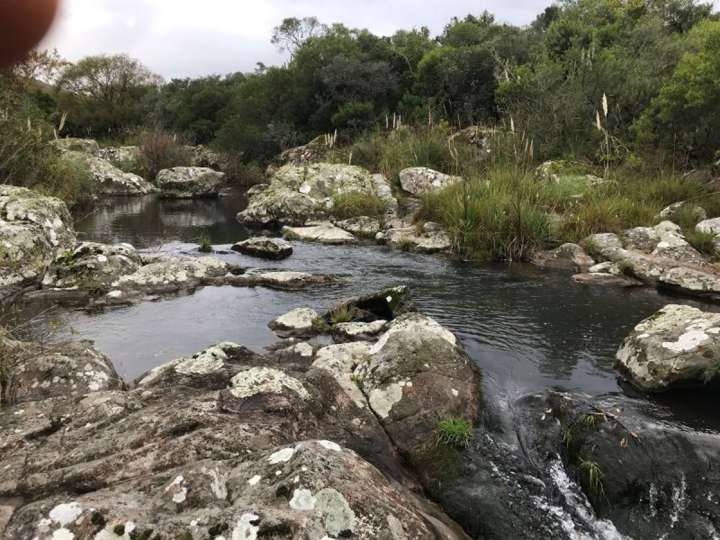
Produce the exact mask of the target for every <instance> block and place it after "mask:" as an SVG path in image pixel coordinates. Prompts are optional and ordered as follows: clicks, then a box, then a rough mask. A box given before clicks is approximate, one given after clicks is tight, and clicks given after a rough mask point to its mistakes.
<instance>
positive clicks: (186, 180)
mask: <svg viewBox="0 0 720 540" xmlns="http://www.w3.org/2000/svg"><path fill="white" fill-rule="evenodd" d="M155 181H156V183H157V185H158V187H159V188H160V194H161V196H162V197H167V198H171V199H193V198H201V197H217V196H218V194H219V192H220V188H221V187H222V185H223V182H224V181H225V174H224V173H221V172H217V171H214V170H213V169H209V168H206V167H174V168H172V169H165V170H162V171H160V172H159V173H158V175H157V178H156V180H155Z"/></svg>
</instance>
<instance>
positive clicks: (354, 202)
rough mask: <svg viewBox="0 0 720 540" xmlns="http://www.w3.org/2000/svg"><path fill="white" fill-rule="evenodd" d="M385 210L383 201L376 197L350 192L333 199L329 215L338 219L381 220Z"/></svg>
mask: <svg viewBox="0 0 720 540" xmlns="http://www.w3.org/2000/svg"><path fill="white" fill-rule="evenodd" d="M386 208H387V205H386V204H385V201H383V200H382V199H381V198H380V197H378V196H376V195H367V194H365V193H360V192H358V191H350V192H348V193H341V194H338V195H335V196H334V197H333V207H332V210H331V213H332V215H333V216H335V217H336V218H338V219H349V218H354V217H359V216H369V217H375V218H381V217H382V216H383V215H384V214H385V210H386Z"/></svg>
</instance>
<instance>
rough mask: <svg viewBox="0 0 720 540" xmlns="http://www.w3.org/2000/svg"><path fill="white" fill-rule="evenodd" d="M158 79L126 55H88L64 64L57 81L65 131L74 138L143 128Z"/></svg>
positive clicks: (159, 80)
mask: <svg viewBox="0 0 720 540" xmlns="http://www.w3.org/2000/svg"><path fill="white" fill-rule="evenodd" d="M161 82H162V79H160V77H158V76H157V75H155V74H153V73H152V72H151V71H150V70H149V69H148V68H146V67H145V66H143V65H142V64H141V63H140V62H139V61H138V60H135V59H132V58H130V57H129V56H127V55H99V56H88V57H86V58H83V59H82V60H80V61H79V62H77V63H75V64H68V65H67V66H66V67H65V68H64V69H63V70H62V71H61V73H60V77H59V79H58V82H57V90H58V92H57V100H58V105H59V107H60V110H62V111H64V112H67V113H68V121H67V126H66V130H67V131H68V132H69V133H71V134H74V135H77V136H87V135H88V134H90V135H94V136H96V137H98V136H103V135H106V134H119V133H120V132H121V131H124V130H127V129H130V128H133V127H136V126H139V125H143V124H144V122H145V121H146V115H147V113H148V110H149V107H148V102H149V99H150V97H151V95H152V94H153V93H154V92H156V91H157V88H158V86H159V85H160V83H161Z"/></svg>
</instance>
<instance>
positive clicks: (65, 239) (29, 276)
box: [0, 186, 75, 289]
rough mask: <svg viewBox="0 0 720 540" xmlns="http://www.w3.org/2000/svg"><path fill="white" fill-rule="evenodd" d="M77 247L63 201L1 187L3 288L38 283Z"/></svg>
mask: <svg viewBox="0 0 720 540" xmlns="http://www.w3.org/2000/svg"><path fill="white" fill-rule="evenodd" d="M74 244H75V231H74V230H73V228H72V219H71V217H70V213H69V212H68V209H67V206H65V203H64V202H62V201H61V200H59V199H56V198H54V197H44V196H42V195H39V194H38V193H36V192H34V191H31V190H29V189H25V188H21V187H15V186H0V289H2V288H3V287H8V286H12V285H24V284H30V283H37V282H39V281H40V280H42V278H43V276H44V275H45V272H46V270H47V269H48V267H49V266H50V264H51V263H52V261H53V260H55V258H57V257H58V256H60V255H62V254H64V253H66V252H67V251H68V250H70V249H72V247H73V246H74Z"/></svg>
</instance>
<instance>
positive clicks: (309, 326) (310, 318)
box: [269, 308, 320, 336]
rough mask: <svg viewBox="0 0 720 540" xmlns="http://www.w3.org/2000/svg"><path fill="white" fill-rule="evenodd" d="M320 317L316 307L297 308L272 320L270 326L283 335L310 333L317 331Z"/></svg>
mask: <svg viewBox="0 0 720 540" xmlns="http://www.w3.org/2000/svg"><path fill="white" fill-rule="evenodd" d="M319 317H320V316H319V315H318V313H317V311H315V310H314V309H310V308H297V309H293V310H292V311H290V312H288V313H285V314H284V315H281V316H280V317H278V318H277V319H275V320H274V321H272V322H270V324H269V326H270V328H271V329H272V330H274V331H276V332H278V333H279V334H280V335H283V336H302V335H308V334H313V333H314V332H315V325H316V321H317V320H318V318H319Z"/></svg>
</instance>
